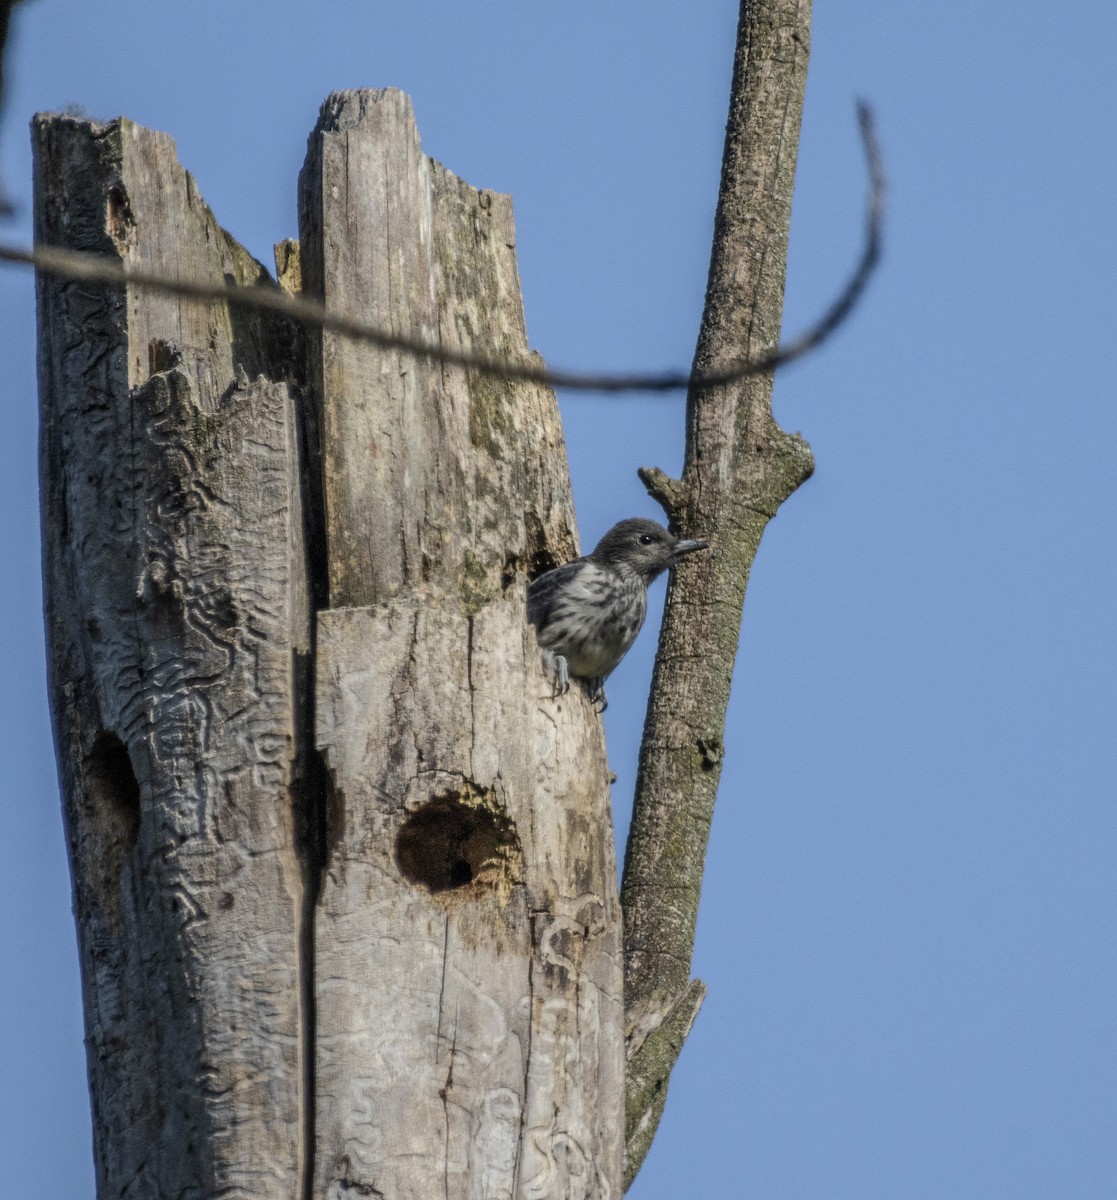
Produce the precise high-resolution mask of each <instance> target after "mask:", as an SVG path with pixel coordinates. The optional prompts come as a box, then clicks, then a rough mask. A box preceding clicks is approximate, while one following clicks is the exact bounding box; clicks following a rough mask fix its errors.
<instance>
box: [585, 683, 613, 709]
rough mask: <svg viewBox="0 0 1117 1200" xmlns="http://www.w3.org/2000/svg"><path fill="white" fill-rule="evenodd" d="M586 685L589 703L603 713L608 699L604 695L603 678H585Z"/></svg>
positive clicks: (607, 705)
mask: <svg viewBox="0 0 1117 1200" xmlns="http://www.w3.org/2000/svg"><path fill="white" fill-rule="evenodd" d="M586 686H587V687H588V688H589V693H590V703H591V704H592V705H593V706H594V708H596V709H597V711H598V712H599V713H603V712H604V711H605V710H606V709H607V708H608V707H609V701H608V699H606V696H605V680H604V679H587V680H586Z"/></svg>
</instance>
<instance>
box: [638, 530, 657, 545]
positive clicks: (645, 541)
mask: <svg viewBox="0 0 1117 1200" xmlns="http://www.w3.org/2000/svg"><path fill="white" fill-rule="evenodd" d="M654 541H655V538H654V537H653V536H652V535H651V534H650V533H642V534H640V545H641V546H650V545H651V544H652V542H654Z"/></svg>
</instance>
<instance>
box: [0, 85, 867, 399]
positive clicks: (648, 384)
mask: <svg viewBox="0 0 1117 1200" xmlns="http://www.w3.org/2000/svg"><path fill="white" fill-rule="evenodd" d="M857 115H858V122H859V125H860V130H861V142H862V147H863V149H864V152H865V160H866V164H867V166H868V171H869V181H870V187H869V196H868V200H867V204H866V218H865V238H864V244H863V247H862V251H861V256H860V259H859V261H858V263H857V266H856V268H855V269H854V272H853V274H852V275H851V276H850V279H849V281H848V283H847V284H846V285H845V287H844V288H843V289H842V291H841V293H840V294H839V296H838V298H837V299H836V300H835V301H834V303H833V304H832V305H831V306H830V308H829V309H828V310H827V311H826V312H825V313H824V314H823V315H822V317H821V318H820V319H819V320H818V321H817V322H816V323H815V324H814V325H812V326H811V327H810V328H809V329H808V330H807V331H806V332H805V333H803V334H800V336H799V337H797V338H795V339H794V340H793V341H791V342H788V343H787V344H785V345H783V346H781V347H779V348H778V349H776V350H771V351H765V352H762V353H759V354H754V355H747V354H746V355H745V356H743V357H739V358H736V359H734V360H733V361H731V362H729V363H728V364H727V365H726V366H724V367H719V368H717V369H712V370H706V371H702V372H696V371H693V370H691V371H685V372H684V371H668V372H665V373H662V374H645V373H632V374H611V373H604V372H578V371H566V370H556V369H549V368H547V367H545V366H543V365H542V364H541V363H540V361H539V360H538V359H537V358H533V359H522V360H520V361H518V362H515V361H510V360H508V359H504V358H500V357H496V356H493V355H490V354H485V353H479V352H472V351H463V350H451V349H449V348H447V347H444V346H441V345H439V344H438V343H435V342H429V341H426V340H425V339H422V338H411V337H406V336H404V335H402V334H397V333H392V332H391V331H390V330H387V329H384V328H382V327H380V326H377V325H372V324H370V323H368V322H367V321H362V320H360V319H359V318H357V317H353V316H349V315H347V314H345V313H336V312H331V311H329V310H328V309H327V308H326V307H325V305H324V304H322V303H321V302H320V301H318V300H315V299H313V298H312V297H310V296H304V295H291V294H289V293H287V292H285V291H282V290H281V289H279V288H277V287H259V286H257V287H241V286H239V285H238V284H236V283H233V282H229V281H226V282H225V283H224V284H214V283H211V282H208V281H202V280H196V279H173V278H171V277H169V276H167V275H164V274H161V273H159V272H154V271H137V270H134V269H130V268H129V269H125V268H124V266H123V265H122V264H120V263H119V262H116V261H115V260H113V259H112V258H111V257H109V256H108V255H101V254H82V253H78V252H76V251H72V250H63V249H60V248H58V247H54V246H42V245H40V246H36V247H35V248H34V249H31V250H26V249H23V248H21V247H19V246H10V245H0V262H7V263H12V264H16V265H24V266H33V267H35V268H36V269H37V270H39V271H41V272H43V273H45V274H49V275H60V276H63V277H65V278H68V279H74V280H80V281H84V282H87V283H107V284H126V285H127V286H129V287H135V288H147V289H150V290H152V291H162V292H169V293H171V294H173V295H178V296H186V297H189V298H191V299H195V300H202V301H209V302H218V303H220V302H224V303H228V304H236V305H240V306H241V307H244V308H252V309H257V310H263V311H265V312H273V313H278V314H280V315H281V316H287V317H291V318H293V319H295V320H298V321H302V322H303V323H304V324H307V325H311V326H316V327H319V328H322V329H327V330H329V331H331V332H333V333H339V334H342V335H344V336H346V337H350V338H353V339H354V340H355V341H361V342H369V343H371V344H373V345H376V346H381V347H383V348H384V349H388V350H398V351H400V352H401V353H405V354H412V355H416V356H423V357H429V358H433V359H436V360H438V361H440V362H443V363H446V364H448V365H450V366H458V367H466V368H468V369H469V370H472V371H477V372H479V373H480V374H483V375H489V376H495V377H498V378H502V379H518V380H523V381H524V382H527V383H538V384H544V385H547V386H550V387H554V388H563V389H566V390H568V391H580V392H608V393H619V392H676V391H682V390H683V389H691V390H693V389H695V388H713V387H721V386H725V385H729V384H733V383H740V382H741V381H742V380H745V379H749V378H751V377H753V376H756V375H763V374H765V373H766V372H769V371H773V370H775V369H776V368H777V367H781V366H785V365H787V364H788V363H791V362H794V361H795V360H796V359H799V358H802V357H803V356H804V355H806V354H808V353H810V352H811V351H812V350H814V349H816V348H817V347H818V346H820V345H821V344H822V343H823V342H824V341H826V339H827V338H829V337H830V336H831V334H833V333H834V331H835V330H836V329H837V328H838V327H839V326H840V325H841V324H842V323H843V322H844V321H845V319H846V318H847V317H848V316H849V314H850V312H852V310H853V308H854V306H855V305H856V304H857V301H858V300H859V299H860V298H861V295H862V293H863V292H864V290H865V286H866V284H867V283H868V281H869V277H870V276H871V275H872V273H873V271H874V269H875V267H876V265H877V263H878V262H879V261H880V249H881V240H882V235H883V227H884V197H885V183H884V172H883V170H882V168H881V158H880V151H879V148H878V146H877V140H876V133H875V130H874V125H873V116H872V111H871V109H870V108H869V106H868V105H867V104H865V103H863V102H858V106H857Z"/></svg>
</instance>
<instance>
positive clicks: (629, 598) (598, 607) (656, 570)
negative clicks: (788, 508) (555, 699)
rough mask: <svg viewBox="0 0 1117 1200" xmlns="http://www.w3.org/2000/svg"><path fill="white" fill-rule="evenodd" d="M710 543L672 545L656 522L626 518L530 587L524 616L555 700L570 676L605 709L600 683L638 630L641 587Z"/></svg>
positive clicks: (644, 601)
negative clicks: (549, 673) (539, 649)
mask: <svg viewBox="0 0 1117 1200" xmlns="http://www.w3.org/2000/svg"><path fill="white" fill-rule="evenodd" d="M709 544H710V543H709V542H707V541H704V540H701V539H684V538H677V537H675V536H674V534H672V533H669V532H668V531H667V530H666V529H664V528H663V526H662V525H660V524H659V523H658V522H657V521H650V520H648V519H647V518H645V517H630V518H628V519H627V520H625V521H620V522H618V523H617V524H616V525H614V526H613V528H612V529H610V530H609V531H608V533H606V534H605V536H604V537H603V538H602V539H601V541H599V542H598V543H597V545H596V546H595V547H594V549H593V553H592V554H587V555H585V556H583V557H582V558H576V559H574V561H573V562H568V563H564V564H563V565H562V566H560V567H555V568H554V569H553V570H550V571H547V572H545V573H544V574H542V575H540V576H539V577H538V579H534V580H532V582H531V583H530V584H529V585H528V589H527V616H528V620H529V621H530V622H531V624H532V625H534V626H535V634H536V638H537V639H538V641H539V645H540V646H541V647H542V648H543V654H544V660H545V662H546V664H547V666H548V667H549V669H550V670H551V671H552V672H553V673H554V675H555V695H556V696H559V695H562V694H563V693H565V692H566V691H568V690H569V688H570V678H571V676H573V677H574V678H576V679H582V680H585V682H586V685H587V687H588V690H589V698H590V700H591V701H592V702H593V703H594V704H600V711H601V712H604V711H605V708H606V706H607V705H608V703H609V702H608V700H607V699H606V698H605V680H606V679H607V678H608V677H609V675H610V673H611V672H612V671H613V669H614V668H615V667H616V665H617V664H618V663H619V662H620V661H621V659H622V658H624V656H625V655H626V654H627V653H628V650H629V647H630V646H631V645H632V643H633V642H634V641H635V640H636V635H637V634H638V633H639V632H640V627H641V626H642V625H643V624H644V617H645V615H646V614H647V611H648V585H649V584H650V583H651V582H652V580H653V579H655V578H656V577H657V576H659V575H661V574H662V573H663V572H664V571H666V570H667V569H668V568H670V567H673V566H674V565H675V564H676V563H677V562H678V561H679V560H680V559H681V558H683V557H684V556H685V555H687V554H693V553H694V552H695V551H696V550H705V549H706V548H707V547H708V546H709Z"/></svg>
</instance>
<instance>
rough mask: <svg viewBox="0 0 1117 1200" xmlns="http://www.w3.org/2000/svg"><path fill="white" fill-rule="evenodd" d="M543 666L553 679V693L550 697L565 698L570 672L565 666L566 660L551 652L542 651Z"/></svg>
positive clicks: (568, 687) (568, 688) (568, 689)
mask: <svg viewBox="0 0 1117 1200" xmlns="http://www.w3.org/2000/svg"><path fill="white" fill-rule="evenodd" d="M543 666H544V667H545V668H546V669H547V670H548V671H549V672H550V673H551V674H552V675H554V677H555V686H554V691H553V692H552V693H551V695H552V696H565V695H566V693H567V692H568V691H570V670H569V668H568V667H567V665H566V659H565V658H564V657H563V656H562V655H561V654H556V653H555V652H554V651H553V650H544V651H543Z"/></svg>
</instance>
